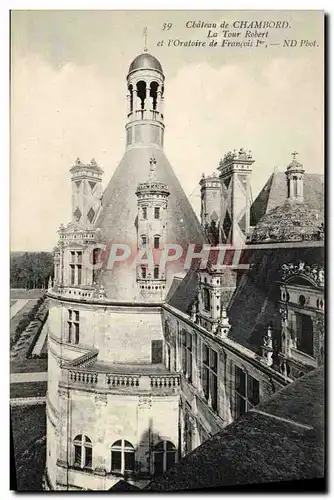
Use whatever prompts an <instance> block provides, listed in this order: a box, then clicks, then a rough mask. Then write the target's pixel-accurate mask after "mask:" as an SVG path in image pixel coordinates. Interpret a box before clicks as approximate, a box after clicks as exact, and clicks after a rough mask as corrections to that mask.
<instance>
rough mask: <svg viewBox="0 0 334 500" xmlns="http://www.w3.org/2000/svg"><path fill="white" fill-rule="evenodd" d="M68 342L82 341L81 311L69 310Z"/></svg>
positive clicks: (76, 342)
mask: <svg viewBox="0 0 334 500" xmlns="http://www.w3.org/2000/svg"><path fill="white" fill-rule="evenodd" d="M67 324H68V342H69V343H75V344H79V342H80V323H79V311H72V310H71V309H69V310H68V321H67Z"/></svg>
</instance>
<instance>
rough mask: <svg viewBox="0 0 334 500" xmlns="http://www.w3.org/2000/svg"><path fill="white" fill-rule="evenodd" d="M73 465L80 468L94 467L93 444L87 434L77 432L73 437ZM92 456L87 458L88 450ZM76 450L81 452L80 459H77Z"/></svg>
mask: <svg viewBox="0 0 334 500" xmlns="http://www.w3.org/2000/svg"><path fill="white" fill-rule="evenodd" d="M73 450H74V451H73V460H72V463H73V467H76V468H80V469H92V468H93V444H92V441H91V439H90V438H89V437H88V436H86V435H85V434H77V435H76V436H75V438H74V439H73ZM87 450H90V451H89V455H90V458H89V459H87V455H88V451H87ZM76 451H78V452H79V458H80V459H79V461H76V459H75V456H76Z"/></svg>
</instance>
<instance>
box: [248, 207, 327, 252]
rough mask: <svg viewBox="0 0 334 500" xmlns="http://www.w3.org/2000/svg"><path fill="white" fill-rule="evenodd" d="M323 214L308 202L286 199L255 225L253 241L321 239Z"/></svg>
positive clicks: (271, 241)
mask: <svg viewBox="0 0 334 500" xmlns="http://www.w3.org/2000/svg"><path fill="white" fill-rule="evenodd" d="M322 222H323V221H322V216H321V214H319V213H318V212H317V211H316V210H314V209H312V208H310V207H309V206H308V205H307V204H306V203H301V202H290V201H288V200H287V201H286V202H285V203H284V204H283V205H280V206H278V207H275V208H273V209H272V210H270V211H269V212H268V213H267V214H265V215H264V216H263V217H262V218H261V219H260V221H259V222H258V224H257V225H256V226H255V228H254V231H253V233H252V236H251V243H274V242H277V243H279V242H282V243H283V242H286V241H303V240H318V239H321V228H320V226H321V223H322Z"/></svg>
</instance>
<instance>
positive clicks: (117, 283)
mask: <svg viewBox="0 0 334 500" xmlns="http://www.w3.org/2000/svg"><path fill="white" fill-rule="evenodd" d="M152 156H154V157H155V158H156V167H155V175H156V180H157V181H158V182H163V183H165V184H167V186H168V189H169V191H170V195H169V197H168V209H167V238H166V240H167V241H166V243H173V244H175V243H176V244H180V245H182V247H183V248H187V247H188V244H189V243H195V244H199V245H201V244H202V243H203V242H205V241H206V238H205V235H204V232H203V229H202V227H201V225H200V222H199V220H198V218H197V216H196V214H195V212H194V210H193V208H192V206H191V205H190V202H189V201H188V199H187V197H186V195H185V193H184V191H183V188H182V186H181V184H180V183H179V181H178V179H177V177H176V175H175V174H174V171H173V169H172V167H171V165H170V163H169V161H168V159H167V158H166V156H165V154H164V152H163V151H162V150H161V149H159V148H155V147H154V146H147V147H138V148H131V149H129V150H128V151H127V152H126V153H125V154H124V156H123V158H122V160H121V162H120V163H119V165H118V167H117V169H116V171H115V173H114V175H113V177H112V178H111V180H110V182H109V184H108V186H107V188H106V190H105V192H104V195H103V199H102V209H101V211H100V213H99V215H98V218H97V221H96V223H95V228H96V229H98V228H100V229H101V240H102V242H105V243H106V244H107V245H108V244H110V243H111V242H114V243H123V244H127V245H129V246H130V248H131V249H132V250H133V251H134V252H136V249H137V224H138V221H137V213H138V209H137V196H136V194H135V193H136V190H137V186H138V184H139V183H141V182H145V181H146V180H147V179H148V175H149V166H150V165H149V160H150V158H151V157H152ZM130 263H131V264H132V260H131V262H130V260H129V264H130ZM181 270H182V271H183V269H182V263H181V262H177V263H176V264H175V265H172V266H171V272H170V273H167V288H169V286H170V285H171V282H172V277H173V275H174V274H175V273H177V272H179V271H181ZM102 274H103V277H102V282H103V285H104V286H105V289H106V294H107V298H108V299H110V300H115V301H120V302H136V301H140V300H141V298H140V296H139V289H138V286H137V283H136V271H135V269H133V268H131V266H130V265H129V266H127V265H125V264H124V263H123V262H121V263H119V264H116V265H115V266H114V268H113V269H112V270H105V271H104V272H103V273H102Z"/></svg>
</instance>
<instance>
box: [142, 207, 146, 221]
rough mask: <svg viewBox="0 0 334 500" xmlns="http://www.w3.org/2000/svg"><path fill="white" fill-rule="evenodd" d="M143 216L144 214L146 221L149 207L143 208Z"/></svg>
mask: <svg viewBox="0 0 334 500" xmlns="http://www.w3.org/2000/svg"><path fill="white" fill-rule="evenodd" d="M142 214H143V219H144V220H146V219H147V207H143V208H142Z"/></svg>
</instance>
